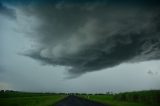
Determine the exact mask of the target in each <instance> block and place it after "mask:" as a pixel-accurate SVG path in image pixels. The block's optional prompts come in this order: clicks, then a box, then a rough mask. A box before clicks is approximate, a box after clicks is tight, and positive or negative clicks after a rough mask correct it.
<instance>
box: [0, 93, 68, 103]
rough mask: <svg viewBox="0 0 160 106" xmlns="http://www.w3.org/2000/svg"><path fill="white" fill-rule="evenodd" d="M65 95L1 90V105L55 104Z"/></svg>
mask: <svg viewBox="0 0 160 106" xmlns="http://www.w3.org/2000/svg"><path fill="white" fill-rule="evenodd" d="M64 97H65V96H64V95H63V94H52V93H25V92H1V93H0V106H51V105H52V106H54V104H55V103H56V102H58V101H59V100H61V99H63V98H64Z"/></svg>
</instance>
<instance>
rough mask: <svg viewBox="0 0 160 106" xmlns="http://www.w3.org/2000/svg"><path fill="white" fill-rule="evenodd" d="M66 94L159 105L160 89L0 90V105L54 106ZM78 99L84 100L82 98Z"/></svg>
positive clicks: (113, 104)
mask: <svg viewBox="0 0 160 106" xmlns="http://www.w3.org/2000/svg"><path fill="white" fill-rule="evenodd" d="M68 95H75V96H68ZM67 96H68V97H70V99H76V96H79V97H81V98H85V99H89V100H91V101H95V102H100V103H103V104H106V105H107V106H160V90H151V91H137V92H124V93H118V94H113V93H106V94H85V93H84V94H81V93H71V94H65V93H27V92H16V91H1V92H0V106H54V104H56V103H57V102H59V101H61V100H62V99H63V98H65V97H67ZM78 99H79V100H82V101H86V100H84V99H80V98H78ZM76 100H77V99H76ZM63 101H64V100H63ZM73 102H74V101H73ZM67 103H69V102H67ZM86 103H87V101H86ZM88 103H89V102H88ZM90 103H91V102H90ZM66 106H68V105H66ZM69 106H70V105H69Z"/></svg>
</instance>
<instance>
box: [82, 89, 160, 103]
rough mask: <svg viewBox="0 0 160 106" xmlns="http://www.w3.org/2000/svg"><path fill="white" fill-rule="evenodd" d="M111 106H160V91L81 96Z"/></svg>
mask: <svg viewBox="0 0 160 106" xmlns="http://www.w3.org/2000/svg"><path fill="white" fill-rule="evenodd" d="M80 96H81V97H85V98H87V99H90V100H93V101H97V102H101V103H104V104H109V105H110V106H160V91H159V90H154V91H140V92H127V93H119V94H114V95H113V94H112V95H111V94H110V95H80Z"/></svg>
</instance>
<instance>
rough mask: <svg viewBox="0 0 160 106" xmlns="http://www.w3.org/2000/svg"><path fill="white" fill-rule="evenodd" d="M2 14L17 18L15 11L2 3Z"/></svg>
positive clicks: (0, 5) (0, 10)
mask: <svg viewBox="0 0 160 106" xmlns="http://www.w3.org/2000/svg"><path fill="white" fill-rule="evenodd" d="M0 14H1V15H5V16H7V17H9V18H15V17H16V15H15V11H14V10H13V9H11V8H8V7H6V6H5V5H4V4H3V3H1V1H0Z"/></svg>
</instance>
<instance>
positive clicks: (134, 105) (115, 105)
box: [80, 95, 159, 106]
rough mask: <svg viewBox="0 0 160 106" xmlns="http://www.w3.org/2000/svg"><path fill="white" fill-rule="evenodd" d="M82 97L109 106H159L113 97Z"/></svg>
mask: <svg viewBox="0 0 160 106" xmlns="http://www.w3.org/2000/svg"><path fill="white" fill-rule="evenodd" d="M80 97H83V98H86V99H89V100H92V101H96V102H100V103H103V104H108V105H109V106H159V105H158V104H157V105H156V104H154V105H153V104H152V105H151V104H146V103H138V102H128V101H120V100H115V99H114V96H113V95H80Z"/></svg>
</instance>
